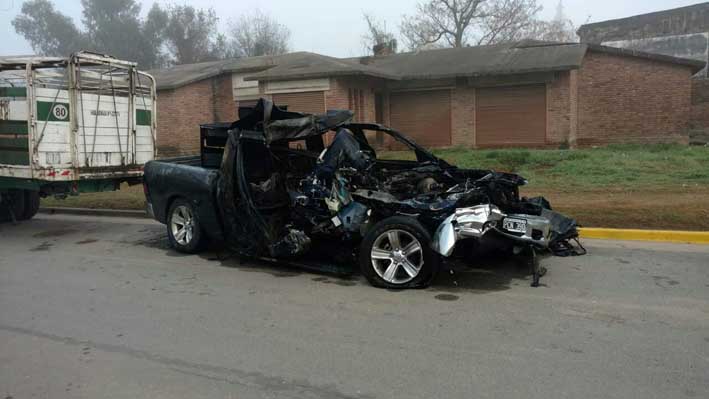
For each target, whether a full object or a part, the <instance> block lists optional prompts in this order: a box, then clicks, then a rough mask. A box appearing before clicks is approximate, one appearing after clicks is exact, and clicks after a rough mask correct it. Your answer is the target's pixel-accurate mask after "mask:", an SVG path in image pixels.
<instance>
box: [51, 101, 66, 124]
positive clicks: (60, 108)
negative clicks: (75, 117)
mask: <svg viewBox="0 0 709 399" xmlns="http://www.w3.org/2000/svg"><path fill="white" fill-rule="evenodd" d="M52 115H53V116H54V117H55V118H56V119H58V120H60V121H63V120H66V119H69V108H67V106H66V105H64V104H54V108H52Z"/></svg>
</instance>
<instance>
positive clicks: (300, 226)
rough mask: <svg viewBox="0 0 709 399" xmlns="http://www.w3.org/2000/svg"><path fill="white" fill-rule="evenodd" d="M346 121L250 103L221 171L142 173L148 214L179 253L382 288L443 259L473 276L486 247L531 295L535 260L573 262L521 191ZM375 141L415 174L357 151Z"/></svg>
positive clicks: (233, 129)
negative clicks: (394, 151)
mask: <svg viewBox="0 0 709 399" xmlns="http://www.w3.org/2000/svg"><path fill="white" fill-rule="evenodd" d="M352 117H353V113H352V112H350V111H328V112H327V113H326V114H324V115H310V114H303V113H297V112H287V111H285V110H282V109H280V108H278V107H276V106H275V105H274V104H272V103H271V102H269V101H267V100H263V99H262V100H260V101H259V103H258V104H257V105H256V106H255V107H254V108H253V110H251V112H250V113H248V114H247V115H244V116H243V117H242V118H241V119H239V120H238V121H236V122H234V123H233V124H231V125H230V126H229V129H228V135H227V139H226V143H225V146H224V149H223V153H220V154H219V155H220V157H219V158H220V163H219V167H216V164H217V163H215V167H214V168H206V167H195V166H187V165H179V164H171V163H165V162H155V161H154V162H150V163H148V164H147V165H146V167H145V179H144V184H145V193H146V197H147V202H148V210H149V212H151V213H152V214H153V216H154V217H155V219H157V220H158V221H160V222H162V223H164V224H166V225H167V234H168V237H169V241H170V244H171V245H172V246H173V247H174V248H175V249H176V250H178V251H180V252H185V253H195V252H198V251H200V250H201V249H203V248H204V247H205V244H206V243H207V241H208V240H221V241H224V242H226V244H227V246H228V247H229V248H231V249H232V250H233V251H234V252H235V253H236V254H238V255H239V256H240V257H246V258H251V259H261V260H266V261H271V262H278V263H282V264H289V265H295V266H299V267H305V268H310V269H317V270H324V271H333V270H343V269H347V268H349V269H350V270H352V269H353V268H354V267H357V266H358V267H359V269H360V270H361V272H362V273H363V274H364V276H365V277H366V278H367V280H368V281H369V282H370V283H371V284H372V285H374V286H377V287H386V288H411V287H422V286H426V285H427V284H429V283H430V282H431V281H432V279H433V278H434V276H435V275H436V273H437V272H438V271H439V269H440V268H442V267H444V266H445V265H446V263H447V262H446V260H447V259H450V258H454V257H455V258H461V257H462V258H463V259H464V260H466V261H467V262H468V263H471V264H474V263H475V259H474V258H473V257H472V256H474V255H471V254H472V252H471V251H470V250H471V249H473V248H475V247H477V246H479V245H481V244H483V243H485V242H493V243H494V245H495V246H496V247H498V248H499V249H502V250H505V251H509V253H510V254H512V253H515V254H518V255H525V254H527V255H529V257H530V258H529V259H531V260H532V262H531V264H532V273H533V283H532V284H533V285H538V283H539V277H540V275H542V274H543V272H544V269H543V268H541V267H539V262H538V257H539V256H540V255H557V256H573V255H581V254H584V253H585V250H584V249H583V247H582V246H581V245H580V243H579V242H578V232H577V226H576V222H575V221H574V220H573V219H570V218H567V217H565V216H563V215H561V214H559V213H556V212H554V211H552V210H551V207H550V205H549V203H548V202H547V201H546V200H545V199H543V198H532V199H526V198H520V194H519V187H520V186H522V185H524V184H526V181H525V180H524V179H523V178H522V177H520V176H517V175H514V174H509V173H499V172H494V171H490V170H468V169H459V168H457V167H455V166H452V165H449V164H448V163H446V162H445V161H444V160H442V159H439V158H437V157H435V156H434V155H433V154H431V153H430V152H429V151H427V150H426V149H424V148H422V147H420V146H419V145H417V144H416V143H415V142H413V141H412V140H411V139H410V138H408V137H406V136H405V135H403V134H401V133H399V132H397V131H395V130H393V129H390V128H387V127H384V126H382V125H379V124H366V123H353V122H352ZM326 135H327V136H326ZM377 135H379V137H380V138H381V136H382V135H389V136H391V137H392V139H393V140H395V141H397V142H398V143H399V144H398V145H400V146H403V147H404V148H407V149H409V150H410V151H412V152H413V153H415V157H416V160H415V161H400V160H387V159H378V158H377V153H376V151H375V149H374V148H373V147H372V146H371V145H370V144H369V141H368V139H367V137H368V136H369V137H376V136H377ZM325 137H327V138H328V140H327V141H330V144H329V146H327V147H326V146H325V140H324V139H325ZM203 148H204V146H203ZM220 152H221V151H220ZM203 156H204V153H203ZM203 159H204V158H203Z"/></svg>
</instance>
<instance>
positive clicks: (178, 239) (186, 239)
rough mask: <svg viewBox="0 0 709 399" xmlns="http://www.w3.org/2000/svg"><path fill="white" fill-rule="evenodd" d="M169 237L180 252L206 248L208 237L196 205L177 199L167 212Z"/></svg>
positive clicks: (197, 250) (193, 251) (189, 252)
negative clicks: (205, 234)
mask: <svg viewBox="0 0 709 399" xmlns="http://www.w3.org/2000/svg"><path fill="white" fill-rule="evenodd" d="M167 215H168V216H167V237H168V239H169V240H170V245H171V246H172V247H173V248H175V249H176V250H177V251H178V252H182V253H186V254H195V253H198V252H200V251H201V250H202V249H204V246H205V244H206V239H205V236H204V234H203V233H202V225H201V224H200V222H199V215H198V214H197V211H196V209H195V208H194V206H193V205H192V204H191V203H190V202H189V201H186V200H184V199H182V198H178V199H176V200H175V201H174V202H173V203H172V205H170V210H169V211H168V214H167Z"/></svg>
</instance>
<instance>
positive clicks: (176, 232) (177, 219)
mask: <svg viewBox="0 0 709 399" xmlns="http://www.w3.org/2000/svg"><path fill="white" fill-rule="evenodd" d="M194 229H195V220H194V215H193V214H192V209H190V207H188V206H187V205H180V206H178V207H175V209H173V211H172V217H171V218H170V230H171V231H172V236H173V237H174V238H175V241H177V243H178V244H180V245H188V244H189V243H190V242H192V237H194Z"/></svg>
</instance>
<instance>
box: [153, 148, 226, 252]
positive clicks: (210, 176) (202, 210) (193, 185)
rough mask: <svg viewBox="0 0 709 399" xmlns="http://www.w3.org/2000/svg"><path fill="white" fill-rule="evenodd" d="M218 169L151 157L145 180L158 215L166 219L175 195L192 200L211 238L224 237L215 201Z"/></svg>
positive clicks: (156, 216)
mask: <svg viewBox="0 0 709 399" xmlns="http://www.w3.org/2000/svg"><path fill="white" fill-rule="evenodd" d="M219 177H220V173H219V171H216V170H209V169H204V168H200V167H196V166H188V165H181V164H175V163H167V162H158V161H152V162H148V163H147V164H146V165H145V175H144V179H145V184H146V185H147V188H148V195H149V196H150V202H151V203H152V205H153V212H154V213H155V219H157V220H158V221H160V222H161V223H166V222H167V212H168V210H169V207H170V205H171V204H172V202H173V201H174V200H175V199H176V198H184V199H186V200H188V201H190V202H191V203H192V204H193V205H194V207H195V209H196V210H197V213H198V215H199V218H200V222H201V223H202V226H203V228H204V231H205V233H206V234H207V235H209V236H210V237H211V238H218V239H220V238H222V237H221V232H222V226H221V222H220V220H219V217H218V215H219V211H218V208H217V205H216V201H215V199H216V190H217V181H218V179H219Z"/></svg>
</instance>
